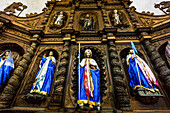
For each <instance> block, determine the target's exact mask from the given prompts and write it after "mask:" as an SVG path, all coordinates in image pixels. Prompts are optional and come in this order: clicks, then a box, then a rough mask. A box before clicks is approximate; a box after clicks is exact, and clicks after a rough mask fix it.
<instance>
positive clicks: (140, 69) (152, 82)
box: [126, 46, 159, 96]
mask: <svg viewBox="0 0 170 113" xmlns="http://www.w3.org/2000/svg"><path fill="white" fill-rule="evenodd" d="M132 47H133V49H131V50H130V52H129V55H127V57H126V61H127V65H128V66H129V67H128V72H129V76H130V87H131V88H132V89H133V90H138V89H142V90H146V91H147V93H146V94H143V92H140V94H141V95H143V96H144V95H145V96H146V95H147V94H148V93H150V94H154V93H155V92H159V90H158V89H157V87H158V82H157V80H156V78H155V76H154V74H153V72H152V71H151V69H150V68H149V66H148V65H147V64H146V62H145V61H144V60H143V59H142V58H140V57H139V56H138V55H136V53H138V52H137V49H136V48H134V47H135V46H132ZM140 94H139V95H140ZM152 96H153V95H152Z"/></svg>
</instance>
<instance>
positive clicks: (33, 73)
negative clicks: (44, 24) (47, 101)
mask: <svg viewBox="0 0 170 113" xmlns="http://www.w3.org/2000/svg"><path fill="white" fill-rule="evenodd" d="M50 51H53V56H54V57H55V59H56V66H57V63H58V57H59V54H58V52H57V51H56V50H54V49H46V50H43V51H42V52H40V53H39V54H38V55H37V57H36V59H35V60H34V61H35V62H33V64H32V67H31V70H28V71H29V72H30V73H29V75H28V76H27V77H26V79H25V81H26V84H25V85H24V88H23V90H22V92H21V93H22V94H23V95H27V94H28V93H29V92H30V90H31V88H32V85H33V83H34V82H35V76H36V74H37V72H38V70H39V64H40V61H41V59H42V56H43V55H44V54H46V56H47V57H48V55H49V52H50ZM53 82H54V80H53ZM51 89H52V88H51ZM51 91H52V90H51ZM51 91H50V92H51ZM50 94H51V93H50ZM50 94H49V95H50Z"/></svg>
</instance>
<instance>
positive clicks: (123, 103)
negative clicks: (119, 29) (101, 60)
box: [109, 40, 130, 110]
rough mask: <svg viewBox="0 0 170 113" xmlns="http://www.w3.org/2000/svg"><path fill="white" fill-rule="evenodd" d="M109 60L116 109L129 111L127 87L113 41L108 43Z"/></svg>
mask: <svg viewBox="0 0 170 113" xmlns="http://www.w3.org/2000/svg"><path fill="white" fill-rule="evenodd" d="M109 58H110V65H111V67H110V68H111V73H112V76H113V81H114V88H115V96H116V97H115V99H116V105H117V108H119V109H121V110H129V108H130V100H129V96H128V93H127V86H126V83H125V80H124V77H123V74H122V71H121V66H120V62H119V58H118V54H117V50H116V47H115V43H114V41H113V40H111V41H109Z"/></svg>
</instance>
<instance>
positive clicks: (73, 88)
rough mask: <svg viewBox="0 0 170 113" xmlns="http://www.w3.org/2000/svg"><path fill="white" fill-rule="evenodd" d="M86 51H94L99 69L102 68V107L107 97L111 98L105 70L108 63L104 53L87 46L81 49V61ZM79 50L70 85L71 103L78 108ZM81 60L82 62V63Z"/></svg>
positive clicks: (74, 59)
mask: <svg viewBox="0 0 170 113" xmlns="http://www.w3.org/2000/svg"><path fill="white" fill-rule="evenodd" d="M86 49H91V51H92V58H93V59H94V60H95V61H96V62H97V64H98V66H99V68H100V94H101V105H102V103H105V102H106V101H107V99H108V98H107V97H109V94H108V90H109V88H108V85H107V84H109V83H108V78H107V74H106V73H107V72H106V70H105V67H106V63H105V60H104V55H103V54H102V52H101V51H100V50H99V49H98V48H96V47H92V46H85V47H82V48H81V49H80V51H81V57H80V58H81V60H82V59H83V58H85V57H84V52H85V50H86ZM78 54H79V52H78V50H77V51H76V52H75V53H74V54H73V55H74V56H73V64H72V66H73V68H72V72H71V73H72V74H71V77H70V78H71V80H70V81H71V83H70V85H69V89H70V90H69V94H70V99H71V102H72V104H73V105H74V106H77V99H78V72H77V69H78V58H77V57H78ZM81 60H80V61H81Z"/></svg>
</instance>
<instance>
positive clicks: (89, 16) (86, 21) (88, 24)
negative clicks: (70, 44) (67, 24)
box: [79, 13, 98, 31]
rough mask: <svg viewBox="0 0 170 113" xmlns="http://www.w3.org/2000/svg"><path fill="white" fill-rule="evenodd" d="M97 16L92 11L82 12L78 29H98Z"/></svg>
mask: <svg viewBox="0 0 170 113" xmlns="http://www.w3.org/2000/svg"><path fill="white" fill-rule="evenodd" d="M97 22H98V21H97V16H96V15H95V14H93V13H83V14H81V15H80V20H79V23H80V27H79V28H80V30H81V31H96V30H98V24H97Z"/></svg>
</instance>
